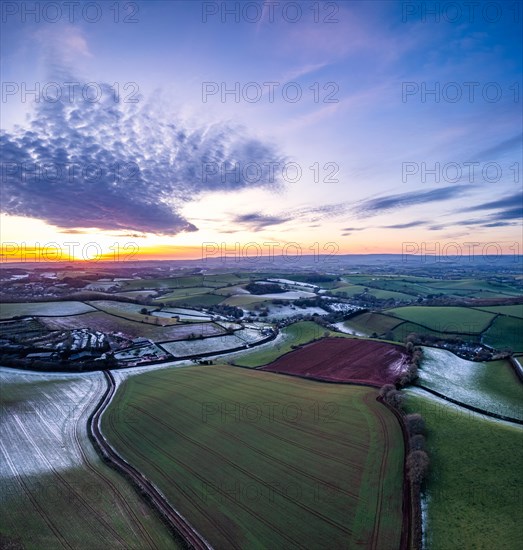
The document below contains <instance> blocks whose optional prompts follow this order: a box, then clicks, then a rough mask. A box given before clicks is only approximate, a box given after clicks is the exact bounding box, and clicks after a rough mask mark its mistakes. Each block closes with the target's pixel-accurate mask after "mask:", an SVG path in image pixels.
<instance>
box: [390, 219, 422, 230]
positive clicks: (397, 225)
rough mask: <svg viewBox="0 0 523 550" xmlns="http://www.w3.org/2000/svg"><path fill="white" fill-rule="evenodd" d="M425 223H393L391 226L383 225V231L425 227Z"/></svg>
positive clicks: (420, 221)
mask: <svg viewBox="0 0 523 550" xmlns="http://www.w3.org/2000/svg"><path fill="white" fill-rule="evenodd" d="M426 224H427V222H426V221H422V220H418V221H413V222H405V223H395V224H393V225H383V226H382V227H383V228H384V229H409V228H410V227H419V226H423V225H426Z"/></svg>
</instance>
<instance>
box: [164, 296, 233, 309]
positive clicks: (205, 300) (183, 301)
mask: <svg viewBox="0 0 523 550" xmlns="http://www.w3.org/2000/svg"><path fill="white" fill-rule="evenodd" d="M159 301H160V302H161V301H162V300H159ZM221 302H223V296H218V295H216V294H198V295H197V296H189V297H183V296H182V297H180V298H178V299H171V300H169V304H170V305H171V306H176V307H178V306H188V307H210V306H215V305H216V304H220V303H221Z"/></svg>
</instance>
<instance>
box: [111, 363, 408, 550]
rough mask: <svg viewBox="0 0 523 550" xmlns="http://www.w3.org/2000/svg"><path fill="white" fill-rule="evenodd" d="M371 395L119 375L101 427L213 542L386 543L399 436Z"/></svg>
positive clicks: (338, 388)
mask: <svg viewBox="0 0 523 550" xmlns="http://www.w3.org/2000/svg"><path fill="white" fill-rule="evenodd" d="M376 396H377V391H376V390H374V389H372V388H365V387H360V386H342V385H335V384H322V383H320V382H311V381H306V380H300V379H293V380H292V381H291V380H288V379H286V380H285V381H283V380H282V377H281V376H279V375H275V374H271V373H264V372H259V371H248V370H245V369H238V368H234V367H220V366H212V367H189V368H181V369H169V370H161V371H155V372H150V373H147V374H144V375H140V376H136V377H131V378H128V379H127V380H125V381H124V382H123V384H122V385H121V386H120V388H119V390H118V392H117V394H116V396H115V399H114V401H113V403H112V404H111V406H110V408H109V410H108V411H107V412H106V413H105V414H104V416H103V418H102V428H103V430H104V432H105V434H106V436H107V437H108V438H109V440H110V441H111V443H112V444H113V445H114V446H115V447H116V448H117V449H118V451H119V452H120V453H121V454H122V455H123V456H124V457H125V458H126V459H127V460H128V461H130V462H131V463H132V464H133V465H134V466H135V467H137V468H138V469H139V470H140V471H142V472H143V473H144V474H145V475H147V476H148V477H149V478H150V479H151V480H152V481H153V482H154V483H155V484H156V485H157V486H158V487H159V489H160V490H161V491H162V492H163V493H164V494H165V495H166V496H167V498H168V499H169V501H170V502H171V503H172V504H173V505H174V506H175V507H176V508H177V509H178V510H179V511H180V512H181V513H182V514H183V515H184V516H185V517H186V518H187V519H188V520H189V521H190V522H191V524H192V525H193V526H194V527H195V528H196V529H197V530H198V531H199V532H200V533H202V535H203V536H204V537H205V538H206V539H207V540H209V542H210V543H211V544H212V545H213V546H214V547H215V548H289V549H298V548H300V549H301V548H308V549H320V548H327V547H328V548H355V547H362V548H371V547H372V548H398V546H399V539H400V533H401V525H402V511H401V500H402V465H403V439H402V433H401V430H400V426H399V423H398V421H397V419H396V418H395V417H394V416H393V415H392V414H391V413H390V412H389V411H388V410H387V409H386V408H385V407H384V406H383V405H381V404H379V403H378V402H377V401H376ZM268 404H269V408H267V407H268ZM121 411H126V413H127V415H128V416H126V414H124V415H122V413H121ZM112 412H116V413H117V414H116V417H114V416H113V414H111V413H112Z"/></svg>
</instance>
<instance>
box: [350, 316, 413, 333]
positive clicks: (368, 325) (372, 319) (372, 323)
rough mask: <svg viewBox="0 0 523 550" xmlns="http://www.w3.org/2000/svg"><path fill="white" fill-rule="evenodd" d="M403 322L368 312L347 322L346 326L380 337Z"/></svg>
mask: <svg viewBox="0 0 523 550" xmlns="http://www.w3.org/2000/svg"><path fill="white" fill-rule="evenodd" d="M402 322H403V321H402V320H401V319H397V318H395V317H389V316H388V315H382V314H381V313H372V312H366V313H362V314H360V315H358V316H356V317H352V319H350V320H349V321H345V323H344V325H345V326H346V327H348V328H353V329H355V330H357V331H359V332H362V333H365V334H368V335H369V336H370V335H371V334H373V333H374V332H375V333H376V334H378V335H380V334H384V333H386V332H388V331H389V330H392V329H393V328H395V327H397V326H398V325H399V324H400V323H402Z"/></svg>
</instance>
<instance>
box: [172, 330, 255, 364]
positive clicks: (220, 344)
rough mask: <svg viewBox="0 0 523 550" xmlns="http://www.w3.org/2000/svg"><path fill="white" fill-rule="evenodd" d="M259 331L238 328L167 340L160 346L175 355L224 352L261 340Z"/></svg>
mask: <svg viewBox="0 0 523 550" xmlns="http://www.w3.org/2000/svg"><path fill="white" fill-rule="evenodd" d="M263 338H264V336H262V334H261V332H259V331H257V330H254V329H245V330H239V331H237V332H236V333H234V334H227V335H224V336H216V337H214V338H205V339H203V340H183V341H180V342H168V343H165V344H161V347H162V348H164V349H165V350H167V351H168V352H169V353H172V354H173V355H174V356H175V357H184V356H186V355H200V354H202V353H211V352H213V351H214V352H216V353H220V352H225V351H227V350H229V349H234V348H238V347H240V346H244V345H245V344H252V343H254V342H257V341H259V340H262V339H263Z"/></svg>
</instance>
